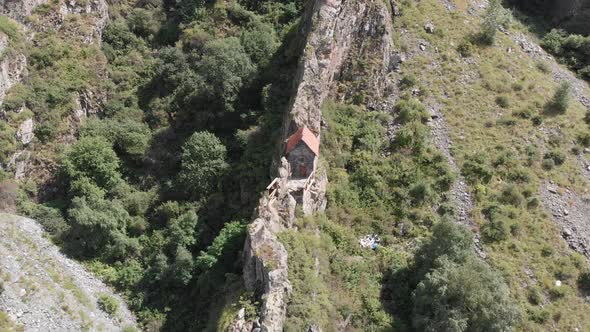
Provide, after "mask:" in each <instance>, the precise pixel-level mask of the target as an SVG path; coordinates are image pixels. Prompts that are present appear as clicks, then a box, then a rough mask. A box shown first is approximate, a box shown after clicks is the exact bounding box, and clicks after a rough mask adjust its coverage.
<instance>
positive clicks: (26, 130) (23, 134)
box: [16, 119, 35, 145]
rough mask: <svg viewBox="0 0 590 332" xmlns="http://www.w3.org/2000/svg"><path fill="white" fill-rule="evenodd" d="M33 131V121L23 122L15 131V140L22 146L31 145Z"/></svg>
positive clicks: (33, 135)
mask: <svg viewBox="0 0 590 332" xmlns="http://www.w3.org/2000/svg"><path fill="white" fill-rule="evenodd" d="M34 129H35V124H34V122H33V119H27V120H25V121H24V122H23V123H21V124H20V126H19V127H18V130H17V131H16V139H18V140H19V141H20V142H21V143H22V144H24V145H27V144H29V143H31V141H32V140H33V137H35V134H34V133H33V130H34Z"/></svg>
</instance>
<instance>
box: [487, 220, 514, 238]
mask: <svg viewBox="0 0 590 332" xmlns="http://www.w3.org/2000/svg"><path fill="white" fill-rule="evenodd" d="M481 234H482V235H483V238H484V239H485V240H486V241H488V242H500V241H504V240H506V239H508V235H509V234H510V226H509V223H508V222H507V221H506V219H505V218H503V217H497V218H494V219H493V220H490V221H488V222H486V223H485V224H484V225H483V226H482V227H481Z"/></svg>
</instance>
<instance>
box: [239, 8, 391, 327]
mask: <svg viewBox="0 0 590 332" xmlns="http://www.w3.org/2000/svg"><path fill="white" fill-rule="evenodd" d="M390 23H391V16H390V14H389V11H388V9H387V7H386V6H385V4H384V3H383V2H381V1H379V0H374V1H351V0H348V1H341V0H317V1H314V2H312V3H310V4H309V7H308V8H307V9H306V12H305V15H304V21H303V23H302V25H301V35H303V36H305V46H304V48H303V54H302V56H301V59H300V64H299V69H298V73H297V76H296V80H295V87H294V94H293V97H292V100H291V104H290V105H291V106H290V108H289V110H288V112H287V113H286V115H285V119H284V125H283V128H282V138H283V141H282V142H279V144H280V148H279V149H278V151H280V152H282V151H284V140H285V139H286V138H287V137H288V136H289V135H291V134H292V133H293V132H294V131H296V130H297V129H298V128H301V127H304V126H306V127H308V128H309V129H310V130H311V131H312V132H314V134H316V135H317V136H318V137H321V129H322V124H323V121H322V112H321V106H322V103H323V101H324V99H325V98H326V97H327V96H328V95H329V94H331V93H334V95H335V97H339V96H340V95H345V94H346V93H347V92H342V93H340V92H338V91H337V90H338V89H335V88H334V84H333V83H334V81H335V79H337V78H338V77H340V76H342V75H343V73H344V72H346V69H343V68H344V65H345V64H350V63H351V62H353V61H354V59H353V58H354V57H356V56H359V54H361V53H365V52H375V53H378V54H379V57H378V58H379V60H380V61H378V62H379V65H378V66H377V67H378V69H377V71H379V72H380V73H379V75H374V76H373V77H374V78H376V80H372V81H371V82H372V84H377V85H378V84H380V83H378V82H382V78H383V75H381V74H385V73H386V72H387V71H388V70H389V69H390V63H391V55H392V54H391V35H390V32H391V24H390ZM367 36H375V37H376V38H375V39H376V40H377V41H378V42H377V43H376V45H370V47H369V45H365V43H364V42H363V40H364V37H367ZM351 51H352V53H351ZM378 91H382V89H379V90H378ZM281 154H282V153H281ZM320 154H321V151H320ZM276 160H277V162H275V163H274V164H275V165H276V166H275V167H274V169H273V170H272V173H274V174H278V189H277V195H276V197H273V198H271V197H268V196H266V195H265V197H263V198H262V199H261V200H260V203H259V207H258V209H257V210H256V213H255V220H254V222H253V223H252V224H251V225H250V227H249V229H248V237H247V240H246V244H245V249H244V256H245V257H244V259H245V264H244V280H245V284H246V287H247V288H248V289H249V290H251V291H254V292H255V294H256V295H257V297H258V298H259V299H260V300H261V307H260V310H259V312H260V317H259V319H258V320H257V322H256V323H255V324H253V323H252V322H250V324H247V323H244V322H243V321H242V322H238V323H237V324H235V325H234V330H236V331H249V329H250V328H251V327H252V326H253V325H254V327H260V329H261V330H262V331H282V327H283V323H284V320H285V315H286V312H287V306H288V298H289V295H290V293H291V284H290V282H289V280H288V253H287V251H286V250H285V247H284V246H283V245H282V244H281V242H280V241H279V240H278V239H277V234H278V233H279V232H280V231H281V230H284V229H286V228H289V227H292V224H293V221H294V220H295V209H296V205H297V203H296V202H295V199H294V198H293V197H292V196H291V195H290V194H289V192H288V191H289V188H288V187H289V181H288V179H287V177H288V165H287V162H286V160H285V159H284V158H280V154H279V155H277V158H276ZM279 160H280V162H279ZM310 184H311V185H310V188H309V190H308V191H306V193H305V194H304V197H303V203H302V210H303V212H304V213H305V214H312V213H314V212H316V211H321V210H323V209H324V208H325V205H326V199H325V191H326V184H327V177H326V173H325V170H324V169H323V168H322V167H321V166H320V167H319V168H318V169H317V171H316V172H315V173H314V175H313V176H312V179H311V180H310Z"/></svg>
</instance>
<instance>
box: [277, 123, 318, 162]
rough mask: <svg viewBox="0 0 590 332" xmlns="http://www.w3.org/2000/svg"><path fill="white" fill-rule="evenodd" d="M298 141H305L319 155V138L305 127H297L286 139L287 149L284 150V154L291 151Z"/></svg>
mask: <svg viewBox="0 0 590 332" xmlns="http://www.w3.org/2000/svg"><path fill="white" fill-rule="evenodd" d="M300 141H303V143H305V145H307V146H308V147H309V149H310V150H311V151H312V152H313V153H315V155H316V156H319V154H320V140H318V138H317V137H316V136H315V135H314V134H313V133H312V132H311V130H309V129H307V127H303V128H299V129H298V130H297V131H296V132H295V134H293V135H291V136H290V137H289V138H288V139H287V149H286V150H285V154H287V153H289V152H291V150H293V149H294V148H295V147H296V146H297V144H298V143H299V142H300Z"/></svg>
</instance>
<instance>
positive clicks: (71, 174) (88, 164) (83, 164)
mask: <svg viewBox="0 0 590 332" xmlns="http://www.w3.org/2000/svg"><path fill="white" fill-rule="evenodd" d="M62 167H63V170H64V171H65V174H66V175H67V176H68V178H69V180H70V181H71V182H74V181H76V180H79V179H81V178H87V179H90V180H91V181H92V182H93V183H95V184H96V185H97V186H99V187H100V188H103V189H105V190H110V189H111V188H113V187H114V186H115V185H116V184H117V183H118V182H119V181H121V174H120V173H119V158H117V154H116V153H115V151H113V148H112V147H111V144H110V143H109V142H108V141H106V140H105V139H104V138H100V137H84V138H82V139H80V140H79V141H78V142H76V144H74V145H73V146H72V147H71V149H70V150H69V151H68V152H67V153H66V155H65V158H64V160H63V162H62Z"/></svg>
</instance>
